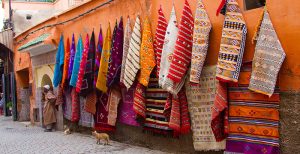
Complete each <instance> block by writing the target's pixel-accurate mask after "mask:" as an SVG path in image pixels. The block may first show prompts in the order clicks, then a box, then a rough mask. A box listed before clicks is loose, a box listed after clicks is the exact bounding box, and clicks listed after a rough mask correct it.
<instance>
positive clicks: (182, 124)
mask: <svg viewBox="0 0 300 154" xmlns="http://www.w3.org/2000/svg"><path fill="white" fill-rule="evenodd" d="M170 96H171V97H172V107H171V114H170V121H169V127H170V128H171V129H173V130H174V133H175V134H177V135H180V134H187V133H189V132H190V129H191V124H190V117H189V111H188V102H187V98H186V94H185V89H184V88H183V89H182V90H181V91H180V92H179V93H178V95H170Z"/></svg>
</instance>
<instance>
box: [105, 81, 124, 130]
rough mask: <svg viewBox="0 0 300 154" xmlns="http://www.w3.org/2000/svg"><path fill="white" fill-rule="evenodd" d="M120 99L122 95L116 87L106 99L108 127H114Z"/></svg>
mask: <svg viewBox="0 0 300 154" xmlns="http://www.w3.org/2000/svg"><path fill="white" fill-rule="evenodd" d="M121 99H122V95H121V92H120V90H119V89H118V88H117V87H114V88H112V89H111V90H110V94H109V97H108V104H109V105H108V117H107V124H109V125H110V126H115V125H116V121H117V115H118V106H119V103H120V100H121Z"/></svg>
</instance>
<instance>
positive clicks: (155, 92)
mask: <svg viewBox="0 0 300 154" xmlns="http://www.w3.org/2000/svg"><path fill="white" fill-rule="evenodd" d="M154 76H155V75H152V77H154ZM145 96H146V119H145V123H144V129H145V130H150V131H153V132H154V133H159V134H170V133H172V130H171V129H170V127H169V124H168V123H169V122H168V119H167V118H166V117H165V115H164V113H163V111H164V107H165V104H166V100H167V97H168V93H167V92H166V91H165V90H163V89H161V88H159V85H158V79H157V78H150V82H149V86H148V88H147V89H146V94H145Z"/></svg>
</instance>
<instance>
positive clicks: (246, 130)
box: [225, 66, 280, 154]
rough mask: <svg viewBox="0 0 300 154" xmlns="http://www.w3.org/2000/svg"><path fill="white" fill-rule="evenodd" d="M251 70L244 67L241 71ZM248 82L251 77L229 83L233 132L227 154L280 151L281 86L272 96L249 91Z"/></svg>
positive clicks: (274, 152)
mask: <svg viewBox="0 0 300 154" xmlns="http://www.w3.org/2000/svg"><path fill="white" fill-rule="evenodd" d="M250 68H251V66H250ZM250 72H251V70H248V71H246V70H241V74H242V73H246V74H250ZM248 84H249V78H248V79H247V82H245V83H241V82H240V81H239V84H238V85H236V84H235V85H233V84H229V88H228V99H229V106H230V108H229V127H228V128H229V135H228V138H227V141H226V150H225V153H244V154H259V153H267V154H279V153H280V147H279V102H280V95H279V89H276V90H275V92H274V94H273V95H272V97H268V96H266V95H263V94H259V93H255V92H252V91H250V90H248V88H247V87H248V86H249V85H248Z"/></svg>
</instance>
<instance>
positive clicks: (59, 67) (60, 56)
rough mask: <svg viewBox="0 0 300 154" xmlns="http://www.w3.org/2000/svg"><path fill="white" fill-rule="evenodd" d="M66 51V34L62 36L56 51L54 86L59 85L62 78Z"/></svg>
mask: <svg viewBox="0 0 300 154" xmlns="http://www.w3.org/2000/svg"><path fill="white" fill-rule="evenodd" d="M64 52H65V45H64V36H63V35H61V36H60V41H59V45H58V49H57V53H56V61H55V68H54V75H53V86H54V87H57V86H58V85H59V84H60V83H61V80H62V74H63V67H64V66H63V65H64V58H65V55H64Z"/></svg>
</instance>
